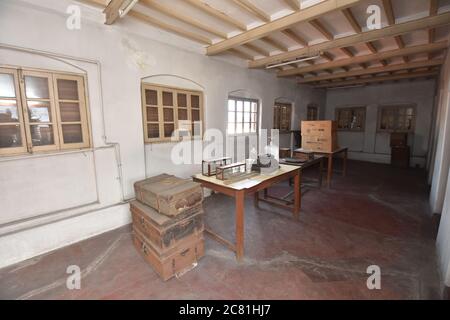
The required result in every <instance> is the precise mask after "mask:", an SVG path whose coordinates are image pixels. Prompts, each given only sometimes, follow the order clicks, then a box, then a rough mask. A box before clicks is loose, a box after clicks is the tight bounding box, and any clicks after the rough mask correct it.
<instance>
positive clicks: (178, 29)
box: [128, 10, 212, 45]
mask: <svg viewBox="0 0 450 320" xmlns="http://www.w3.org/2000/svg"><path fill="white" fill-rule="evenodd" d="M128 15H129V16H130V17H134V18H136V19H138V20H140V21H142V22H145V23H147V24H150V25H153V26H155V27H158V28H160V29H163V30H166V31H168V32H171V33H175V34H177V35H180V36H182V37H185V38H188V39H190V40H193V41H196V42H199V43H202V44H209V45H210V44H212V41H211V39H209V38H207V37H204V36H202V35H199V34H196V33H193V32H190V31H187V30H186V29H184V28H181V27H177V26H174V25H171V24H168V23H165V22H163V21H160V20H158V19H156V18H153V17H150V16H148V15H146V14H143V13H141V12H139V11H136V10H131V11H130V12H128Z"/></svg>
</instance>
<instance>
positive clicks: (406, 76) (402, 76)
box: [315, 71, 438, 88]
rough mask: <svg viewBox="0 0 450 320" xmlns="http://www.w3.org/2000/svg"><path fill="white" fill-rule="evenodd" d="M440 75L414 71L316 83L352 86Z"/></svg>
mask: <svg viewBox="0 0 450 320" xmlns="http://www.w3.org/2000/svg"><path fill="white" fill-rule="evenodd" d="M436 75H438V71H426V72H412V73H407V74H400V75H389V76H383V77H372V78H364V79H356V80H345V81H340V82H332V83H327V84H320V85H316V86H315V88H332V87H334V88H336V87H344V86H352V85H359V84H369V83H378V82H380V83H382V82H386V81H394V80H404V79H411V78H426V77H434V76H436Z"/></svg>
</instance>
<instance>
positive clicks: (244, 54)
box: [227, 49, 253, 60]
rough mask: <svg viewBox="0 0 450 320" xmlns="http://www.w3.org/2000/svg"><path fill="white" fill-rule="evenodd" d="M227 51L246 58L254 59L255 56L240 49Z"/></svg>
mask: <svg viewBox="0 0 450 320" xmlns="http://www.w3.org/2000/svg"><path fill="white" fill-rule="evenodd" d="M227 52H228V53H231V54H232V55H234V56H236V57H238V58H241V59H244V60H252V59H253V56H251V55H249V54H247V53H245V52H242V51H240V50H238V49H230V50H228V51H227Z"/></svg>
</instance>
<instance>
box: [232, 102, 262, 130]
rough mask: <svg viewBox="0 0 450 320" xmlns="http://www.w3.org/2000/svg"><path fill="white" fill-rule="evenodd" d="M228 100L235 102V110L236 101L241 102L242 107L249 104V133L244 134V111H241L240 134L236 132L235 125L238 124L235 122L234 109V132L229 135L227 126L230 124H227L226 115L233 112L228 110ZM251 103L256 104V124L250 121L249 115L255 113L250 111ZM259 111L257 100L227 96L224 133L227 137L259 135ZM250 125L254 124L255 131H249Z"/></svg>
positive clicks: (235, 114) (235, 112)
mask: <svg viewBox="0 0 450 320" xmlns="http://www.w3.org/2000/svg"><path fill="white" fill-rule="evenodd" d="M230 100H235V101H236V105H235V108H237V101H242V105H244V104H245V102H250V122H248V123H249V124H250V131H249V132H244V123H246V122H244V114H245V112H244V111H242V122H241V123H242V132H240V133H238V132H236V128H237V126H236V124H237V123H239V122H237V121H236V120H237V111H236V109H235V111H234V116H235V118H234V124H235V125H234V132H233V133H229V132H228V125H229V123H230V122H228V113H229V112H233V111H229V109H228V108H229V107H228V104H229V101H230ZM252 103H256V122H253V121H252V120H251V114H252V113H255V112H252V111H251V110H252V109H251V107H252ZM259 109H260V105H259V100H258V99H252V98H243V97H238V96H228V99H227V117H226V119H227V120H226V129H225V130H226V132H227V135H229V136H239V135H244V136H247V135H258V133H259V121H260V119H259ZM252 123H255V127H256V130H255V131H251V124H252Z"/></svg>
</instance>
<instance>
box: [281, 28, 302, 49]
mask: <svg viewBox="0 0 450 320" xmlns="http://www.w3.org/2000/svg"><path fill="white" fill-rule="evenodd" d="M281 33H282V34H284V35H285V36H286V37H288V38H290V39H291V40H293V41H295V42H297V43H298V44H299V45H301V46H303V47H307V46H308V42H307V41H306V40H305V39H303V38H302V37H300V36H299V35H298V34H297V33H295V32H294V31H292V30H291V29H286V30H282V31H281Z"/></svg>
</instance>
